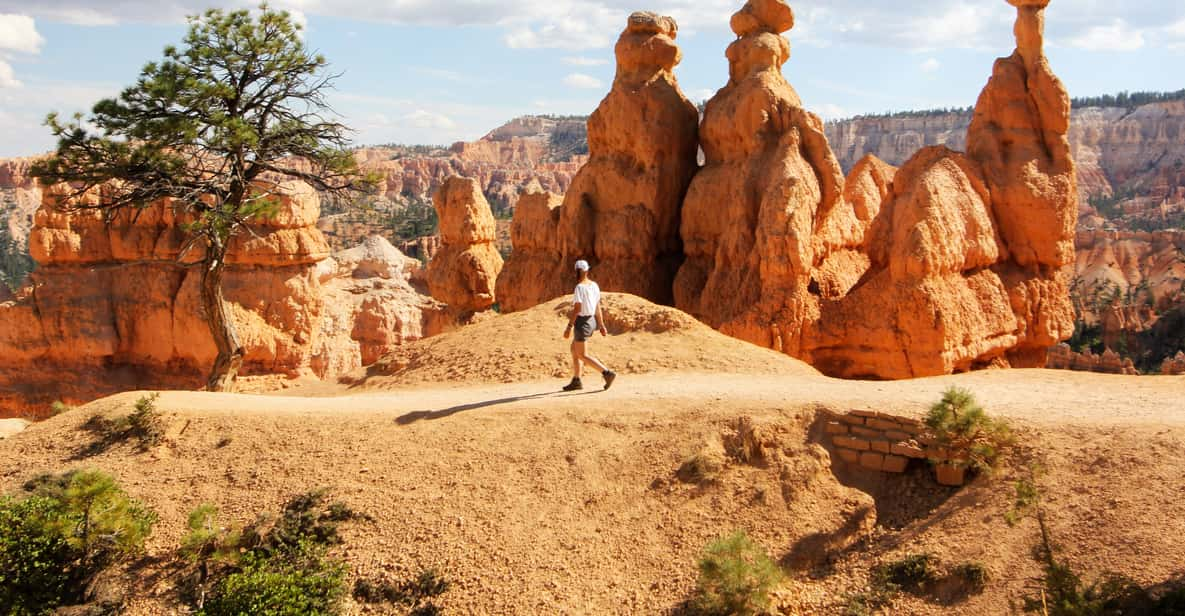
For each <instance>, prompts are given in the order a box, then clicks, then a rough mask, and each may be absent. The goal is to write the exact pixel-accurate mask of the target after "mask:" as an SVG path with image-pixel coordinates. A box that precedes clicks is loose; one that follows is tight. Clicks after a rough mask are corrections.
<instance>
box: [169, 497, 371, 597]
mask: <svg viewBox="0 0 1185 616" xmlns="http://www.w3.org/2000/svg"><path fill="white" fill-rule="evenodd" d="M327 494H328V492H327V491H326V490H315V491H312V492H308V493H305V494H302V495H300V496H297V497H295V498H293V499H292V500H290V501H289V502H288V503H287V504H285V505H284V509H283V510H282V512H281V514H280V516H279V518H277V519H276V520H275V522H274V523H273V524H271V525H270V527H268V525H267V519H266V518H263V517H261V518H260V520H259V521H257V522H256V523H255V524H254V525H253V526H250V527H248V528H246V529H243V530H242V531H239V530H232V529H225V528H222V527H221V526H220V525H219V524H218V523H217V510H216V509H214V508H213V507H212V506H209V505H204V506H201V507H198V508H197V509H196V510H194V512H193V513H192V514H191V515H190V533H189V535H187V537H186V539H185V540H184V542H183V545H182V552H183V553H185V554H187V555H189V556H190V557H191V558H198V559H200V558H202V557H203V556H205V558H206V560H205V561H200V560H199V561H198V562H199V563H202V564H203V565H208V564H209V563H212V562H218V563H219V564H221V565H223V566H222V567H219V568H217V569H210V568H208V567H207V568H204V569H203V573H205V572H206V571H208V572H209V577H208V578H206V577H203V578H202V579H201V582H200V589H201V590H202V592H200V593H196V595H197V599H198V608H199V609H198V612H197V613H198V614H202V615H205V616H232V615H233V616H237V615H239V614H252V615H255V614H260V615H274V616H288V615H294V616H295V615H297V614H300V615H303V614H337V613H339V611H340V604H341V599H342V597H344V596H345V591H346V587H345V573H346V566H345V564H344V563H342V562H340V561H337V560H334V559H331V558H329V557H328V556H326V549H327V548H328V546H331V545H336V544H338V543H341V537H340V535H339V534H338V524H339V523H341V522H344V521H347V520H354V519H359V518H361V517H363V516H360V515H359V514H357V513H355V512H354V511H351V510H350V509H349V508H348V507H346V506H345V505H344V504H341V503H329V502H327ZM220 555H225V556H226V557H225V558H220ZM206 586H209V587H210V589H211V590H210V592H209V596H208V598H205V597H206V595H205V592H204V591H205V587H206Z"/></svg>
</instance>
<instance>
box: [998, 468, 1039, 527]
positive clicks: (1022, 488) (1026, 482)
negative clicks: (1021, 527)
mask: <svg viewBox="0 0 1185 616" xmlns="http://www.w3.org/2000/svg"><path fill="white" fill-rule="evenodd" d="M1015 489H1016V501H1015V502H1014V503H1013V505H1012V509H1010V510H1008V511H1006V512H1005V513H1004V521H1005V522H1008V525H1009V526H1016V524H1017V523H1018V522H1020V520H1021V518H1023V517H1024V516H1025V515H1027V514H1028V512H1029V511H1030V510H1032V509H1033V507H1035V506H1037V502H1038V499H1039V498H1040V493H1039V492H1038V491H1037V484H1036V483H1035V482H1034V480H1032V479H1018V480H1017V481H1016V488H1015Z"/></svg>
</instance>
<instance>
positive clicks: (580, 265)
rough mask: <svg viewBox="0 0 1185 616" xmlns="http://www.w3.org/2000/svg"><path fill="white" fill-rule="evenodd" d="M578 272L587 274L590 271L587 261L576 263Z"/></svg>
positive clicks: (582, 260)
mask: <svg viewBox="0 0 1185 616" xmlns="http://www.w3.org/2000/svg"><path fill="white" fill-rule="evenodd" d="M576 271H578V272H587V271H588V261H585V260H584V259H581V260H579V261H577V262H576Z"/></svg>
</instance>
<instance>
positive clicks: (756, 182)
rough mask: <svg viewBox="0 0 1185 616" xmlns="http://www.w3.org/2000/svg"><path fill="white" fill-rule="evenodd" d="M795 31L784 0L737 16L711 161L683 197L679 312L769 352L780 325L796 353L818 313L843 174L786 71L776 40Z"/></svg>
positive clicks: (785, 50) (759, 0) (784, 51)
mask: <svg viewBox="0 0 1185 616" xmlns="http://www.w3.org/2000/svg"><path fill="white" fill-rule="evenodd" d="M793 25H794V14H793V12H792V11H791V10H790V6H789V5H787V4H786V3H785V2H783V1H781V0H752V1H750V2H749V3H748V4H746V5H745V7H744V8H743V9H741V11H740V12H738V13H737V14H736V15H734V16H733V18H732V28H733V31H734V32H735V33H736V34H737V36H738V37H739V38H738V39H737V40H736V41H735V42H733V43H732V44H731V45H729V47H728V50H727V53H726V55H727V57H728V62H729V81H728V84H727V85H725V86H724V88H722V89H721V90H720V91H719V92H717V94H716V95H715V96H714V97H712V99H711V100H709V101H708V104H707V106H706V108H705V109H704V119H703V124H702V126H701V128H700V139H701V142H702V147H703V150H704V155H705V158H706V163H705V165H704V167H703V169H701V170H700V172H699V174H698V175H696V177H695V180H694V181H693V182H692V184H691V187H690V188H689V189H688V192H687V201H686V203H685V204H684V211H683V221H682V229H681V231H682V236H683V243H684V252H685V253H686V262H685V263H684V264H683V267H682V268H681V269H680V270H679V275H678V278H677V279H676V281H675V289H674V291H675V302H676V305H677V306H678V307H679V308H681V309H683V310H685V311H687V312H690V313H691V314H693V315H695V316H697V317H699V318H700V319H702V320H704V321H705V322H707V323H708V324H709V325H712V326H713V327H715V328H718V329H720V330H721V331H723V332H725V333H727V334H730V335H734V336H737V337H740V338H744V339H746V340H750V341H760V343H763V344H766V345H769V344H770V343H771V334H770V331H771V328H772V327H773V326H774V325H777V326H778V327H779V328H780V331H781V333H782V336H783V341H782V344H783V348H784V350H785V351H786V352H787V353H789V354H791V355H798V354H799V353H800V352H801V334H802V331H803V327H804V325H805V324H806V323H809V322H813V321H816V320H817V319H818V316H819V314H818V302H817V300H815V299H814V298H813V297H812V296H811V292H810V290H809V288H810V274H811V271H812V269H813V268H814V266H815V265H816V257H817V256H818V255H817V253H816V248H817V246H816V245H815V238H814V233H813V231H814V228H815V224H816V220H821V219H825V218H828V217H830V216H831V215H832V214H833V212H832V210H833V209H834V208H835V207H836V206H837V205H838V204H839V202H840V201H841V199H842V191H843V178H842V176H841V172H840V168H839V163H838V162H837V161H836V160H835V156H834V155H832V154H831V150H830V148H828V146H827V140H826V138H825V137H824V135H823V122H822V121H821V120H820V119H819V118H818V116H815V115H814V114H811V113H810V112H807V111H806V110H805V109H803V107H802V101H801V99H799V97H798V94H797V93H796V92H795V91H794V89H793V88H792V87H791V86H790V84H789V83H788V82H787V81H786V79H785V78H784V77H783V76H782V72H781V68H782V65H783V64H784V63H785V62H786V61H787V60H788V59H789V58H790V43H789V42H788V41H787V40H786V39H785V38H784V37H782V36H781V34H780V33H781V32H785V31H786V30H789V29H790V28H791V27H793ZM828 239H832V238H828Z"/></svg>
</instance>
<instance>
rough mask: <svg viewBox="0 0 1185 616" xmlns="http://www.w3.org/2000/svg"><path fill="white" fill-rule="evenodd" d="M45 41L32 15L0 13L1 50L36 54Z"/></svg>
mask: <svg viewBox="0 0 1185 616" xmlns="http://www.w3.org/2000/svg"><path fill="white" fill-rule="evenodd" d="M44 43H45V39H43V38H41V34H39V33H38V32H37V26H36V24H35V23H34V22H33V18H32V17H29V16H28V15H14V14H6V13H0V51H15V52H20V53H31V54H35V53H39V52H40V51H41V45H42V44H44Z"/></svg>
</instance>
